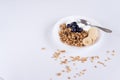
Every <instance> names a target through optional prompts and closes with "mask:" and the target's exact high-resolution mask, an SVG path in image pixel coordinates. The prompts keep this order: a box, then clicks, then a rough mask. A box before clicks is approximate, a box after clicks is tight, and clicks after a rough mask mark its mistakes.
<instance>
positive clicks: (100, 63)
mask: <svg viewBox="0 0 120 80" xmlns="http://www.w3.org/2000/svg"><path fill="white" fill-rule="evenodd" d="M97 63H98V64H101V65H103V66H104V67H106V65H105V64H104V63H103V62H100V61H98V62H97Z"/></svg>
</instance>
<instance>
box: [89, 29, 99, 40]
mask: <svg viewBox="0 0 120 80" xmlns="http://www.w3.org/2000/svg"><path fill="white" fill-rule="evenodd" d="M88 33H89V35H88V36H89V37H90V38H91V39H92V40H93V41H94V42H95V41H96V39H97V38H98V36H99V31H98V29H97V28H95V27H91V28H90V29H89V31H88Z"/></svg>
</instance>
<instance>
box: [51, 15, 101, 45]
mask: <svg viewBox="0 0 120 80" xmlns="http://www.w3.org/2000/svg"><path fill="white" fill-rule="evenodd" d="M91 24H92V25H98V26H99V24H98V23H97V22H96V21H94V20H92V19H89V18H86V17H80V16H70V17H66V18H63V19H61V20H60V21H58V22H57V23H56V25H55V27H54V29H53V36H54V40H55V42H56V43H60V44H62V46H71V47H85V46H91V45H94V44H96V43H97V42H98V41H99V40H100V39H101V31H100V29H99V28H97V27H95V26H92V25H91ZM63 44H64V45H63ZM65 44H66V45H65Z"/></svg>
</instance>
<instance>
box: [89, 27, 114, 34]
mask: <svg viewBox="0 0 120 80" xmlns="http://www.w3.org/2000/svg"><path fill="white" fill-rule="evenodd" d="M91 26H93V27H97V28H99V29H101V30H103V31H104V32H107V33H112V30H110V29H107V28H103V27H100V26H96V25H91Z"/></svg>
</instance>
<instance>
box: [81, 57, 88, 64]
mask: <svg viewBox="0 0 120 80" xmlns="http://www.w3.org/2000/svg"><path fill="white" fill-rule="evenodd" d="M87 59H88V57H82V58H81V59H80V61H81V62H82V63H84V62H86V61H87Z"/></svg>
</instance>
